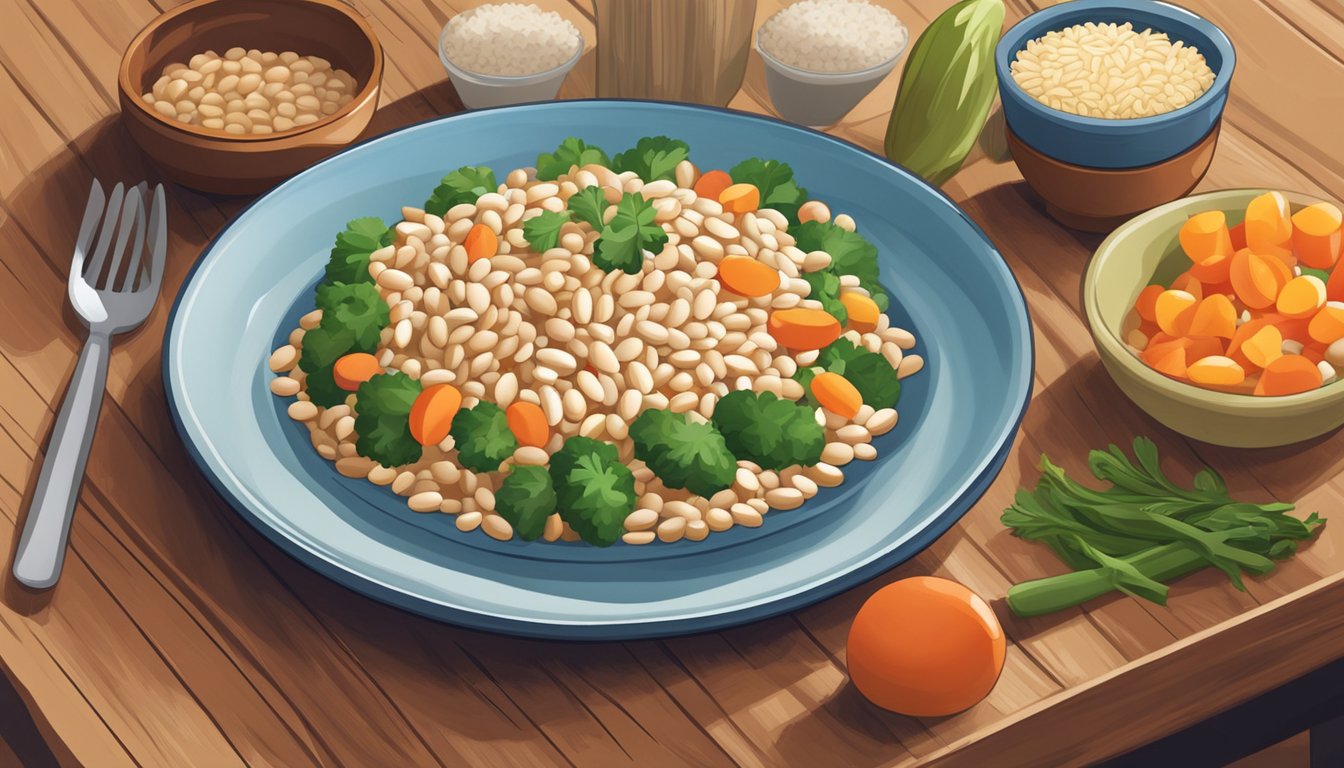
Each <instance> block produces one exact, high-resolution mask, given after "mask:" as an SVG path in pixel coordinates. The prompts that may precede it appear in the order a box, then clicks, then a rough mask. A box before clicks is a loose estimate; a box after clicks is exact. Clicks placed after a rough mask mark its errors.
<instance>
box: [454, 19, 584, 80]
mask: <svg viewBox="0 0 1344 768" xmlns="http://www.w3.org/2000/svg"><path fill="white" fill-rule="evenodd" d="M581 41H582V38H581V37H580V36H579V30H578V29H576V28H575V27H574V25H573V24H571V23H569V22H568V21H566V20H565V19H564V17H562V16H561V15H560V14H558V13H555V12H553V11H543V10H541V9H540V8H538V7H537V6H535V5H528V4H524V3H497V4H491V5H482V6H480V7H478V8H473V9H472V10H470V11H467V12H466V13H459V14H458V15H456V16H454V17H453V18H452V20H451V21H449V22H448V26H447V27H446V28H445V29H444V39H443V50H444V52H445V53H446V54H447V55H448V58H449V59H450V60H451V61H452V62H453V63H454V64H456V65H457V66H458V67H461V68H462V69H465V70H467V71H468V72H477V73H480V74H483V75H504V76H521V75H534V74H537V73H539V72H545V71H547V70H550V69H555V68H556V67H558V66H560V65H561V64H564V63H565V62H566V61H569V59H570V57H571V56H573V55H574V53H575V51H576V50H577V49H578V47H579V46H580V45H581Z"/></svg>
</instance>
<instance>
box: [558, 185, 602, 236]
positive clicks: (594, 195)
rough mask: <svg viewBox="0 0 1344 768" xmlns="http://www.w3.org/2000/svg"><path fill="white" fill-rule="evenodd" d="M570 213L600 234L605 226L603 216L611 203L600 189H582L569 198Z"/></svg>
mask: <svg viewBox="0 0 1344 768" xmlns="http://www.w3.org/2000/svg"><path fill="white" fill-rule="evenodd" d="M568 207H569V211H570V213H572V214H574V216H575V218H577V219H578V220H579V221H582V222H584V223H585V224H587V225H588V226H590V227H592V228H593V229H595V230H597V231H599V232H601V231H602V228H603V227H605V226H606V219H605V215H606V213H607V209H608V208H610V207H611V203H608V202H607V196H606V195H605V194H603V192H602V188H601V187H584V188H583V189H580V190H579V191H578V192H575V193H574V194H573V195H570V197H569V203H568Z"/></svg>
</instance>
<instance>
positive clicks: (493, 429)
mask: <svg viewBox="0 0 1344 768" xmlns="http://www.w3.org/2000/svg"><path fill="white" fill-rule="evenodd" d="M450 434H452V436H453V444H454V445H455V446H456V447H457V460H458V462H459V463H460V464H461V465H462V466H464V467H466V468H467V469H470V470H471V471H473V472H494V471H496V470H498V469H499V465H500V464H502V463H503V462H504V460H505V459H507V458H509V457H510V456H512V455H513V452H514V451H516V450H518V440H517V438H515V437H514V436H513V432H512V431H510V430H509V420H508V418H507V417H506V416H505V415H504V409H503V408H500V407H499V406H498V405H495V404H494V403H492V402H489V401H487V400H482V401H480V402H479V403H477V404H476V405H473V406H472V407H470V408H463V409H462V410H460V411H458V412H457V415H456V416H454V417H453V426H452V430H451V432H450Z"/></svg>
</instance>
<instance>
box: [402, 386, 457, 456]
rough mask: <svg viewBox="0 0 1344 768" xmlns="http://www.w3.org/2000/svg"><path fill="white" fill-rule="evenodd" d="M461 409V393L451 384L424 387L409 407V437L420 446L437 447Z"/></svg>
mask: <svg viewBox="0 0 1344 768" xmlns="http://www.w3.org/2000/svg"><path fill="white" fill-rule="evenodd" d="M461 407H462V393H461V392H459V391H457V387H454V386H453V385H452V384H435V385H434V386H432V387H425V389H424V391H423V392H421V393H420V394H419V395H417V396H416V398H415V402H414V403H413V404H412V405H411V416H410V424H409V426H410V428H411V437H414V438H415V440H416V442H418V443H420V444H421V445H438V444H439V443H441V442H443V439H444V438H445V437H447V436H448V432H449V430H451V429H452V428H453V417H454V416H457V411H458V409H460V408H461Z"/></svg>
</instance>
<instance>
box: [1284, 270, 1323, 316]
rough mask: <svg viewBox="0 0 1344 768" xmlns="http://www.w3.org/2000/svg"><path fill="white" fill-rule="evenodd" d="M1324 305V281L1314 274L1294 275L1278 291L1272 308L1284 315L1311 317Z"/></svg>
mask: <svg viewBox="0 0 1344 768" xmlns="http://www.w3.org/2000/svg"><path fill="white" fill-rule="evenodd" d="M1323 306H1325V283H1323V282H1321V279H1320V278H1319V277H1316V276H1315V275H1302V276H1300V277H1294V278H1293V279H1292V280H1289V281H1288V284H1287V285H1285V286H1283V290H1282V291H1279V298H1278V299H1277V300H1276V301H1275V303H1274V308H1275V309H1277V310H1278V311H1279V314H1281V315H1284V316H1286V317H1311V316H1312V315H1314V314H1316V312H1317V310H1319V309H1320V308H1321V307H1323Z"/></svg>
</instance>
